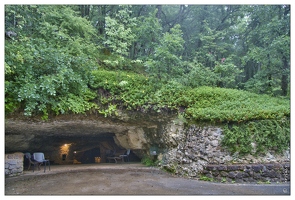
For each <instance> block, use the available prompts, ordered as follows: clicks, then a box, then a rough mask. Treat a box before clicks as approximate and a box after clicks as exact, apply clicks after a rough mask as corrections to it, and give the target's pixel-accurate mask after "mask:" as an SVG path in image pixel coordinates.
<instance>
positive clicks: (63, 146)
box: [40, 133, 141, 164]
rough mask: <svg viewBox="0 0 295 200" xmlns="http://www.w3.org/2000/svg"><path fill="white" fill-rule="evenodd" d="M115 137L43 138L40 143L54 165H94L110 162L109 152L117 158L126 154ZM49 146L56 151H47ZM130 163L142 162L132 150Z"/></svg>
mask: <svg viewBox="0 0 295 200" xmlns="http://www.w3.org/2000/svg"><path fill="white" fill-rule="evenodd" d="M114 137H115V136H114V135H113V134H111V133H109V134H105V135H88V136H85V135H83V136H56V137H51V138H42V141H41V139H40V142H44V144H43V145H42V146H43V149H42V151H43V152H44V154H45V156H48V157H49V159H50V161H52V162H53V163H54V164H92V163H106V162H110V160H108V159H107V152H108V151H113V152H116V155H117V156H118V155H122V154H125V153H126V151H127V149H125V148H123V147H121V146H119V145H117V144H116V142H115V140H114ZM49 146H50V148H51V149H53V148H54V149H55V150H54V151H50V152H48V151H45V147H49ZM53 146H54V147H53ZM129 161H130V162H140V161H141V159H140V158H139V157H138V156H137V155H136V154H134V152H133V150H132V149H131V152H130V154H129Z"/></svg>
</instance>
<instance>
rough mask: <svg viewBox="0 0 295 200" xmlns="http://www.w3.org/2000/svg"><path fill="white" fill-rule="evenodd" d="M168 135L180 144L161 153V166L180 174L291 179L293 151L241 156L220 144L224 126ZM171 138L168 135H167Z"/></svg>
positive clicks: (254, 179)
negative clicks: (291, 153) (291, 154)
mask: <svg viewBox="0 0 295 200" xmlns="http://www.w3.org/2000/svg"><path fill="white" fill-rule="evenodd" d="M168 130H176V131H173V132H170V133H167V135H170V137H173V139H174V141H177V144H176V145H174V146H173V147H170V148H169V147H168V151H166V152H165V153H164V154H163V155H162V156H161V158H162V163H161V166H162V168H164V169H166V170H168V171H171V172H175V174H177V175H179V176H186V177H191V178H197V177H200V176H204V175H205V176H207V177H208V178H213V179H214V180H216V181H225V180H226V181H227V182H228V181H230V182H231V181H234V182H259V181H261V182H266V181H267V182H268V181H269V182H285V181H289V180H290V173H289V172H290V164H289V163H290V151H289V150H287V151H285V152H284V153H283V154H276V153H274V152H271V151H269V152H267V153H266V154H265V155H260V156H253V155H246V156H239V155H238V154H235V153H234V154H232V153H230V152H228V151H227V150H226V149H224V148H223V147H222V145H221V140H222V138H223V134H222V132H223V131H222V129H221V128H219V127H213V126H211V127H198V126H196V125H192V126H190V127H188V128H187V129H185V130H183V129H182V130H181V129H178V131H177V129H176V128H174V129H172V128H170V127H169V129H168ZM167 138H169V137H167Z"/></svg>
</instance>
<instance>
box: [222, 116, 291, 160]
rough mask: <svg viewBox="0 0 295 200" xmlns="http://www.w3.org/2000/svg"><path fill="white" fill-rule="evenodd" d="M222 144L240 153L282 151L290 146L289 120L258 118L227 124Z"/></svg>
mask: <svg viewBox="0 0 295 200" xmlns="http://www.w3.org/2000/svg"><path fill="white" fill-rule="evenodd" d="M223 130H224V132H223V133H224V137H223V139H222V145H223V146H224V147H226V148H227V149H228V150H229V151H230V152H232V153H234V152H238V153H239V154H240V155H245V154H253V155H257V154H260V153H262V154H263V153H266V152H267V151H268V150H272V151H274V152H276V153H282V152H283V151H284V150H286V149H287V148H288V147H290V120H288V119H286V118H284V119H282V120H259V121H251V122H248V123H243V124H232V125H229V124H227V125H226V126H224V128H223Z"/></svg>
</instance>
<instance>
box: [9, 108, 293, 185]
mask: <svg viewBox="0 0 295 200" xmlns="http://www.w3.org/2000/svg"><path fill="white" fill-rule="evenodd" d="M222 132H223V131H222V129H221V128H220V127H217V126H210V125H208V126H203V125H202V126H201V125H190V126H188V127H186V126H185V125H184V123H183V121H182V120H181V119H179V118H178V117H177V115H175V114H166V115H163V114H162V115H159V114H157V113H135V112H123V111H120V112H119V116H117V117H108V118H105V117H103V116H101V115H95V114H89V115H68V116H65V115H63V116H57V117H54V118H52V119H50V120H48V121H46V122H44V121H41V120H40V119H32V118H30V119H29V118H20V117H13V116H10V117H9V116H8V117H6V119H5V150H6V153H11V152H19V151H21V152H27V151H28V152H35V151H42V152H44V153H45V155H48V157H50V160H54V162H55V163H58V164H66V163H69V162H71V163H72V162H73V159H74V158H77V157H75V156H77V155H78V153H79V152H83V151H86V150H89V149H93V148H99V149H100V152H98V154H99V156H100V157H101V158H102V159H101V160H102V162H105V161H106V158H105V157H104V155H105V151H106V150H107V149H131V150H132V152H133V153H134V154H135V155H137V156H138V157H139V158H142V157H143V156H145V155H155V156H156V157H157V159H158V160H159V161H161V162H159V163H160V166H161V167H162V168H164V169H166V170H168V171H171V172H174V173H176V174H178V175H181V176H189V177H196V176H197V175H198V174H200V173H204V172H206V170H207V171H208V168H207V167H208V166H210V165H218V166H219V168H218V170H219V171H221V172H220V173H221V174H218V175H216V176H218V177H226V178H236V177H240V176H241V177H242V176H247V174H245V173H242V175H241V173H240V172H239V171H235V169H233V170H231V171H230V172H225V171H224V170H223V167H225V166H226V167H227V169H230V168H231V165H232V164H257V163H286V162H287V163H288V162H289V161H290V151H289V150H288V151H286V152H285V153H284V154H283V155H277V154H274V153H273V152H267V154H266V155H263V156H260V157H254V156H252V155H248V156H244V157H239V156H238V154H230V153H229V152H228V151H227V150H226V149H224V148H222V146H221V140H222V137H223V134H222ZM252 145H254V146H255V144H252ZM73 152H75V153H73ZM76 153H77V154H76ZM64 155H65V157H63V156H64ZM62 158H63V159H62ZM233 167H234V166H233ZM255 167H256V166H255ZM255 167H254V168H255ZM254 168H253V170H254V171H255V169H254ZM269 175H270V176H272V175H271V174H270V173H269ZM244 178H245V177H244ZM251 178H253V176H252V177H251ZM251 178H249V179H247V180H250V179H251ZM254 179H255V178H253V180H254ZM255 180H256V179H255Z"/></svg>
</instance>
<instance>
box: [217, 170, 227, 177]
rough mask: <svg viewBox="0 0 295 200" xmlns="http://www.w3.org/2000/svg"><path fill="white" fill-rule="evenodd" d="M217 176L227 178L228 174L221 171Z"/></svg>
mask: <svg viewBox="0 0 295 200" xmlns="http://www.w3.org/2000/svg"><path fill="white" fill-rule="evenodd" d="M219 174H220V176H222V177H227V176H228V173H227V172H225V171H221V172H220V173H219Z"/></svg>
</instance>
